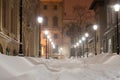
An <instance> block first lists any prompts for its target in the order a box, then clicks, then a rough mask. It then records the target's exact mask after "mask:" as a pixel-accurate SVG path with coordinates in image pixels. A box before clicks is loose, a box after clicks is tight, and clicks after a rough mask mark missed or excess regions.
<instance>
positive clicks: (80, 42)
mask: <svg viewBox="0 0 120 80" xmlns="http://www.w3.org/2000/svg"><path fill="white" fill-rule="evenodd" d="M79 44H80V45H79V47H80V46H81V47H80V50H82V45H81V44H82V40H79ZM81 55H82V52H81V51H80V57H81Z"/></svg>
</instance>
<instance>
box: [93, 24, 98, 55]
mask: <svg viewBox="0 0 120 80" xmlns="http://www.w3.org/2000/svg"><path fill="white" fill-rule="evenodd" d="M93 29H94V30H95V55H97V52H96V30H97V29H98V26H97V25H93Z"/></svg>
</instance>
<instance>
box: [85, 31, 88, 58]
mask: <svg viewBox="0 0 120 80" xmlns="http://www.w3.org/2000/svg"><path fill="white" fill-rule="evenodd" d="M85 37H86V38H87V39H86V47H87V57H88V37H89V34H88V33H85Z"/></svg>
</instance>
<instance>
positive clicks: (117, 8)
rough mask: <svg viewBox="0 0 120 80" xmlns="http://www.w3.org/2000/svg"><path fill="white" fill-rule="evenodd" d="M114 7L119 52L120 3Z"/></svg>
mask: <svg viewBox="0 0 120 80" xmlns="http://www.w3.org/2000/svg"><path fill="white" fill-rule="evenodd" d="M114 9H115V12H116V24H117V27H116V31H117V32H116V37H117V45H116V50H117V54H119V48H120V47H119V25H118V24H119V22H118V12H119V10H120V5H119V4H115V5H114Z"/></svg>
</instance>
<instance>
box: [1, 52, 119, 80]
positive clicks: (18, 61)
mask: <svg viewBox="0 0 120 80" xmlns="http://www.w3.org/2000/svg"><path fill="white" fill-rule="evenodd" d="M119 60H120V56H119V55H114V54H100V55H97V56H93V57H89V58H79V59H77V58H73V59H67V58H66V59H62V60H56V59H41V58H33V57H13V56H6V55H2V54H0V80H120V62H119Z"/></svg>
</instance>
